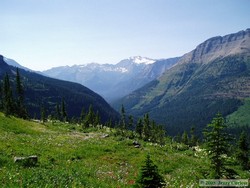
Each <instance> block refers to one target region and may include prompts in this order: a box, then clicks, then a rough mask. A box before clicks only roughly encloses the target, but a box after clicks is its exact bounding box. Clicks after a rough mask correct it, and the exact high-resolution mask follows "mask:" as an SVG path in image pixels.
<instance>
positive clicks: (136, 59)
mask: <svg viewBox="0 0 250 188" xmlns="http://www.w3.org/2000/svg"><path fill="white" fill-rule="evenodd" d="M129 60H131V61H133V62H134V63H136V64H146V65H149V64H153V63H155V62H156V60H154V59H150V58H147V57H141V56H134V57H130V58H129Z"/></svg>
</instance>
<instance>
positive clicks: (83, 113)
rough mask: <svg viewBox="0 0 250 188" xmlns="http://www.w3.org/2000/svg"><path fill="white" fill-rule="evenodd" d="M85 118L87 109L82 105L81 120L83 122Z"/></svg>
mask: <svg viewBox="0 0 250 188" xmlns="http://www.w3.org/2000/svg"><path fill="white" fill-rule="evenodd" d="M84 118H85V110H84V107H82V111H81V115H80V122H81V123H83V122H84Z"/></svg>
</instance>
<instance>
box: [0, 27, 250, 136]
mask: <svg viewBox="0 0 250 188" xmlns="http://www.w3.org/2000/svg"><path fill="white" fill-rule="evenodd" d="M0 57H1V58H0V78H3V75H4V73H5V72H8V73H9V74H10V75H12V80H13V79H14V75H15V69H14V67H12V66H8V65H7V64H5V62H4V60H5V61H6V62H8V63H13V61H11V60H9V59H7V58H5V59H4V58H3V57H2V56H0ZM6 59H7V60H6ZM14 66H17V65H14ZM20 66H21V65H20ZM5 69H6V70H5ZM21 74H22V75H23V76H24V85H25V90H26V93H27V98H26V101H27V104H28V106H29V109H30V111H32V112H34V113H38V111H39V108H40V105H41V103H43V102H44V103H46V105H47V106H48V109H49V110H50V111H53V110H54V108H55V105H56V103H58V102H60V100H61V98H62V97H64V98H65V100H66V101H67V107H68V109H70V110H71V111H72V112H69V114H70V115H71V116H76V115H77V114H80V110H81V108H82V107H83V106H84V108H85V109H87V108H88V106H89V105H90V104H93V106H94V109H95V111H99V113H101V114H102V116H103V117H104V118H103V119H105V120H107V119H108V118H110V117H112V118H114V119H117V118H118V116H119V115H118V114H117V112H116V111H115V110H113V109H112V108H111V107H110V106H109V104H108V103H107V102H106V101H105V100H104V99H103V98H102V97H100V96H99V95H98V94H100V95H102V96H103V97H104V98H105V99H106V100H107V101H109V102H110V103H112V106H113V108H115V109H116V110H117V111H118V110H120V108H121V106H122V105H123V106H124V107H125V110H126V113H127V114H131V115H133V116H134V117H136V118H140V117H142V116H143V115H144V114H146V113H148V114H149V116H150V118H151V119H154V120H155V122H156V123H158V124H162V125H163V126H165V127H166V129H167V131H168V133H169V134H171V135H176V134H177V133H181V132H183V131H184V130H188V129H191V127H193V126H194V127H196V131H197V132H198V134H199V133H201V132H202V130H203V128H204V127H205V126H206V125H207V124H208V123H209V122H210V121H211V119H212V118H213V117H214V116H215V115H216V114H217V113H218V112H219V113H221V114H222V115H223V116H224V117H227V121H228V122H229V124H234V125H236V126H244V125H246V126H250V122H249V113H250V103H249V101H250V29H247V30H244V31H240V32H237V33H233V34H229V35H226V36H218V37H213V38H210V39H208V40H206V41H204V42H203V43H201V44H199V45H198V46H197V47H196V48H195V49H194V50H192V51H191V52H189V53H186V54H184V55H183V56H181V57H176V58H171V59H161V60H154V59H150V58H145V57H140V56H135V57H131V58H128V59H124V60H122V61H120V62H119V63H117V64H115V65H113V64H97V63H91V64H87V65H74V66H71V67H70V66H63V67H56V68H52V69H50V70H47V71H44V72H43V73H42V74H46V75H48V76H50V77H55V78H57V79H53V78H49V77H45V76H42V75H39V74H37V73H35V72H30V71H27V69H26V70H21ZM58 79H64V80H68V81H61V80H58ZM69 81H70V82H69ZM73 82H78V83H80V84H82V85H85V86H87V87H89V88H90V89H92V90H94V91H95V92H96V93H98V94H96V93H95V92H93V91H91V90H90V89H88V88H86V87H85V86H82V85H80V84H76V83H73Z"/></svg>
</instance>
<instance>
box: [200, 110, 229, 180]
mask: <svg viewBox="0 0 250 188" xmlns="http://www.w3.org/2000/svg"><path fill="white" fill-rule="evenodd" d="M204 135H205V138H206V140H205V141H206V147H207V150H208V156H209V158H210V161H211V169H212V173H211V176H212V178H216V179H218V178H222V177H223V175H225V174H227V169H226V158H225V157H226V156H227V155H228V154H229V135H228V134H227V133H226V124H225V122H224V118H223V117H222V115H221V114H220V113H218V114H217V115H216V117H215V118H213V120H212V122H211V124H208V125H207V129H206V130H205V131H204Z"/></svg>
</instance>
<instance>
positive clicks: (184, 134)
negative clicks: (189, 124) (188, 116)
mask: <svg viewBox="0 0 250 188" xmlns="http://www.w3.org/2000/svg"><path fill="white" fill-rule="evenodd" d="M181 141H182V143H183V144H186V145H188V143H189V138H188V134H187V131H184V132H183V134H182V137H181Z"/></svg>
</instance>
